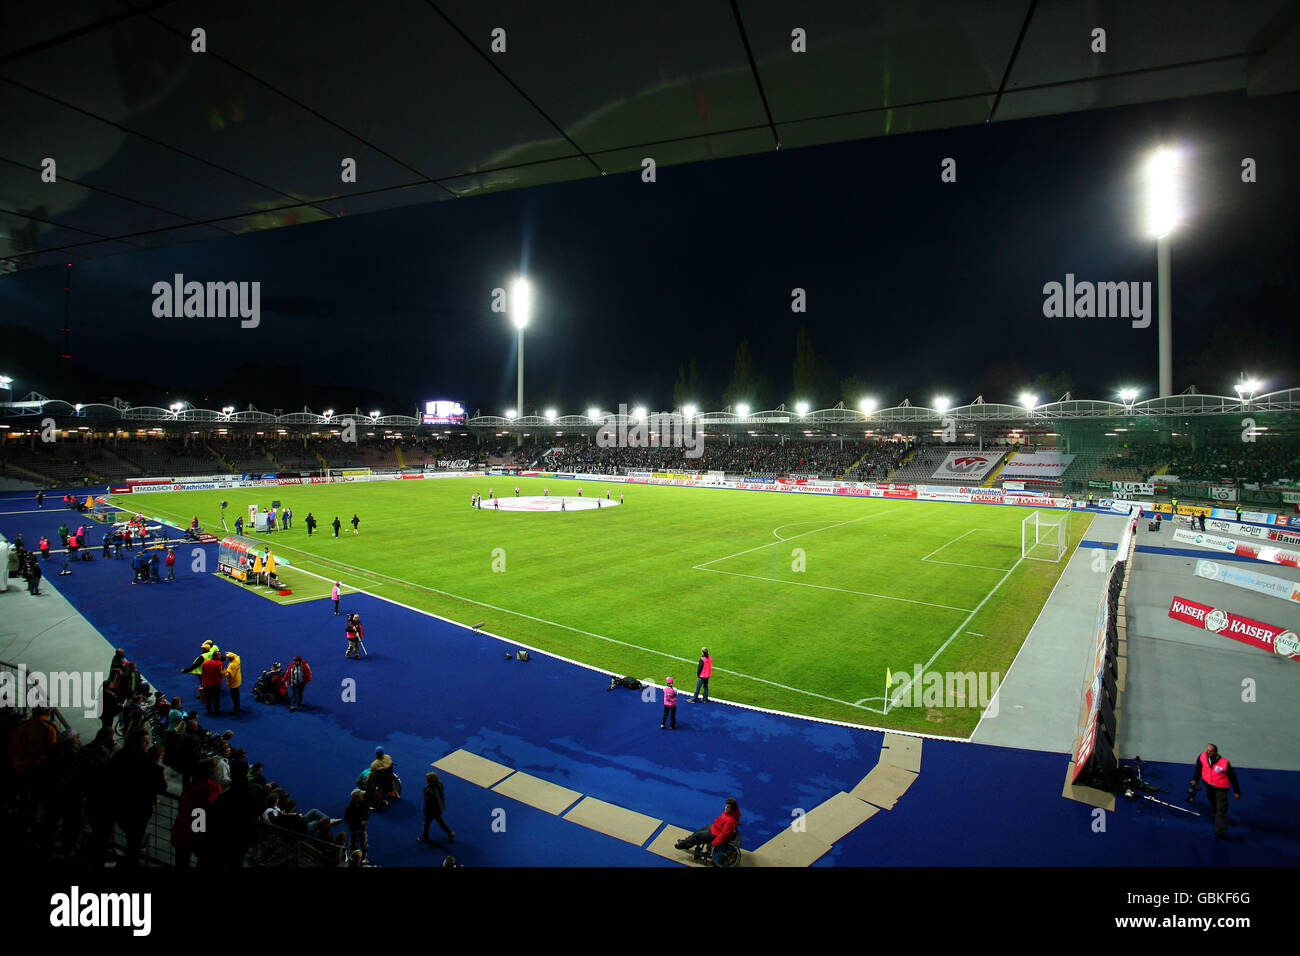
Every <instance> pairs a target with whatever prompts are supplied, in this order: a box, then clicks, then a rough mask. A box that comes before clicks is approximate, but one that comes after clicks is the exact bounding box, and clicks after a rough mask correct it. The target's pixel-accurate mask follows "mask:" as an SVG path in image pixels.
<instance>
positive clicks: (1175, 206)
mask: <svg viewBox="0 0 1300 956" xmlns="http://www.w3.org/2000/svg"><path fill="white" fill-rule="evenodd" d="M1181 166H1182V157H1181V156H1180V155H1179V153H1178V151H1177V150H1176V149H1172V148H1170V147H1168V146H1164V147H1161V148H1160V149H1157V150H1156V151H1155V152H1154V153H1152V154H1151V155H1150V157H1148V158H1147V165H1146V183H1147V232H1148V233H1149V234H1150V235H1151V236H1153V237H1154V238H1156V239H1161V238H1163V237H1165V236H1167V235H1169V233H1171V232H1173V230H1174V227H1175V226H1177V225H1178V223H1179V222H1180V221H1181V219H1182V209H1181V204H1180V201H1179V194H1180V190H1179V181H1178V177H1179V169H1180V167H1181Z"/></svg>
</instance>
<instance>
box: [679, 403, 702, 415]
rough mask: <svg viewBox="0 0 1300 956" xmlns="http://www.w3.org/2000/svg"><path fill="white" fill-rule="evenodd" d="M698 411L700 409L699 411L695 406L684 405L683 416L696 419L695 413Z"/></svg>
mask: <svg viewBox="0 0 1300 956" xmlns="http://www.w3.org/2000/svg"><path fill="white" fill-rule="evenodd" d="M697 411H699V409H697V408H696V407H695V406H694V405H683V406H682V414H683V415H685V416H686V417H687V418H694V417H695V413H696V412H697Z"/></svg>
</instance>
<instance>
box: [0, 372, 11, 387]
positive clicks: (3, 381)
mask: <svg viewBox="0 0 1300 956" xmlns="http://www.w3.org/2000/svg"><path fill="white" fill-rule="evenodd" d="M13 383H14V380H13V379H12V378H10V377H9V376H8V375H0V388H8V387H9V386H10V385H12V384H13Z"/></svg>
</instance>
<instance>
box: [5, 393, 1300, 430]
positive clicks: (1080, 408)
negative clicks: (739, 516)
mask: <svg viewBox="0 0 1300 956" xmlns="http://www.w3.org/2000/svg"><path fill="white" fill-rule="evenodd" d="M596 411H598V414H597V415H595V416H593V417H588V416H587V415H558V414H557V415H556V416H555V417H553V418H550V417H546V416H544V415H526V416H524V417H522V418H505V417H502V416H499V415H476V416H475V417H473V418H471V419H469V420H468V421H467V422H466V423H465V425H464V426H463V427H467V428H471V429H475V430H484V431H519V430H525V431H529V430H541V431H550V430H560V431H563V430H565V429H569V430H571V431H582V430H592V429H595V428H597V427H598V426H601V425H607V426H610V427H613V428H619V427H631V426H634V425H636V424H637V423H639V422H641V421H644V420H646V419H648V418H651V417H659V416H665V415H670V416H671V415H677V416H678V417H679V418H680V415H681V413H680V411H678V412H649V411H647V413H646V416H645V418H642V417H640V416H638V415H636V414H635V413H632V414H628V413H625V412H609V411H604V410H596ZM1247 412H1248V413H1250V414H1259V413H1264V414H1267V413H1291V414H1295V413H1297V412H1300V388H1287V389H1279V390H1278V391H1274V392H1269V393H1267V394H1264V395H1257V396H1254V397H1252V398H1251V399H1249V400H1243V399H1241V398H1235V397H1229V396H1226V395H1202V394H1199V393H1195V392H1187V393H1183V394H1181V395H1172V396H1167V397H1164V398H1152V399H1148V400H1146V401H1142V402H1134V403H1133V404H1132V405H1126V404H1124V403H1122V402H1113V401H1106V400H1100V399H1073V398H1065V399H1063V400H1061V401H1057V402H1049V403H1047V404H1044V405H1038V406H1035V407H1034V408H1032V409H1029V408H1026V407H1024V406H1022V405H1003V404H997V403H985V402H983V401H978V400H977V401H975V402H973V403H972V404H970V405H962V406H959V407H956V408H948V409H938V408H928V407H925V406H922V405H913V404H911V403H910V402H906V401H905V402H903V404H901V405H897V406H894V407H892V408H881V409H876V410H875V411H872V412H870V413H867V412H862V411H857V410H855V409H850V408H845V407H844V406H843V405H839V406H836V407H835V408H823V409H819V410H817V411H809V412H807V413H805V414H803V415H800V414H799V413H798V412H795V411H790V410H788V409H786V408H785V407H784V406H781V407H778V408H774V409H768V410H766V411H752V412H746V413H745V414H744V415H740V414H738V413H737V412H736V411H735V409H733V408H728V409H726V410H723V411H716V412H701V413H699V414H697V415H695V416H694V417H693V420H694V421H696V422H698V423H699V425H700V426H702V427H705V428H708V427H711V426H717V427H733V428H746V427H752V426H759V427H767V426H790V427H798V428H806V429H809V430H820V431H825V430H827V429H828V428H831V427H835V426H843V425H862V426H867V427H869V428H871V429H873V430H874V429H878V428H899V427H902V426H909V425H921V426H924V427H927V428H930V427H935V426H937V425H939V424H941V423H942V422H943V420H944V419H945V418H951V419H953V421H954V422H955V423H956V426H957V427H958V428H962V427H970V426H974V425H979V424H985V423H987V424H997V425H1034V424H1042V425H1046V424H1049V423H1052V422H1061V421H1067V420H1080V421H1089V420H1091V421H1110V420H1114V419H1120V418H1123V419H1135V420H1139V421H1140V420H1143V419H1151V420H1154V419H1164V418H1170V417H1178V418H1183V419H1188V418H1202V419H1213V418H1216V417H1222V416H1232V417H1233V419H1234V421H1239V420H1240V419H1239V418H1238V416H1240V415H1242V414H1243V413H1247ZM46 416H51V417H56V418H61V419H68V418H77V419H84V420H85V421H87V422H88V423H106V424H107V423H114V424H119V423H120V425H122V426H127V427H130V426H135V427H145V426H157V427H166V426H169V425H175V424H184V425H199V426H203V427H207V428H214V427H216V428H224V427H229V426H240V425H252V426H255V425H264V426H270V427H273V428H280V427H286V426H293V427H298V428H301V427H304V426H308V427H315V428H339V427H342V424H343V422H345V421H346V420H348V419H354V420H355V421H356V423H357V424H358V425H363V426H368V427H373V426H376V425H380V426H385V427H389V428H416V427H419V426H420V420H419V419H418V418H415V417H413V416H411V415H379V414H371V413H363V412H361V411H359V410H358V411H354V412H334V411H332V410H331V411H330V412H328V413H324V412H321V413H317V412H312V411H309V410H307V409H303V410H302V411H300V412H291V413H290V414H287V415H274V414H271V413H270V412H263V411H259V410H257V409H255V408H253V407H251V406H250V407H249V408H248V409H247V410H245V411H235V410H234V408H233V407H231V408H230V409H229V411H227V410H226V409H225V408H223V409H220V410H217V409H210V408H193V407H188V406H186V407H182V408H176V409H172V408H159V407H157V406H153V405H142V406H136V407H132V406H131V405H129V404H127V403H126V402H123V401H120V400H118V401H115V402H113V403H112V404H107V405H106V404H89V405H79V404H73V403H71V402H67V401H63V400H62V399H49V398H46V397H44V396H42V395H36V394H34V393H33V394H31V395H29V396H27V397H26V398H25V399H24V400H22V401H17V402H0V418H4V419H7V420H13V419H17V420H19V421H20V422H21V421H22V420H23V419H28V420H30V419H36V418H41V417H46ZM661 421H662V419H661ZM1297 421H1300V418H1298V419H1297ZM433 427H443V426H433Z"/></svg>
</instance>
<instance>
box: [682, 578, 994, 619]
mask: <svg viewBox="0 0 1300 956" xmlns="http://www.w3.org/2000/svg"><path fill="white" fill-rule="evenodd" d="M697 570H700V571H712V572H713V573H715V574H734V575H735V576H736V577H738V578H753V579H754V580H755V581H771V582H773V583H774V584H793V585H794V586H795V587H800V588H817V589H818V590H819V591H841V592H843V593H844V594H861V595H863V596H864V597H874V598H882V599H884V600H886V601H902V602H903V603H905V604H923V605H925V606H926V607H938V608H943V609H944V610H946V611H969V610H970V608H968V607H953V606H952V605H951V604H931V603H930V602H929V601H916V600H913V599H912V598H904V597H894V596H892V595H889V594H876V593H875V592H874V591H855V590H853V589H852V588H836V587H831V586H830V585H829V584H808V583H807V582H805V581H784V580H782V579H781V578H765V577H763V576H762V575H760V574H745V573H744V572H742V571H724V570H722V569H721V568H698V569H697Z"/></svg>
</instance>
